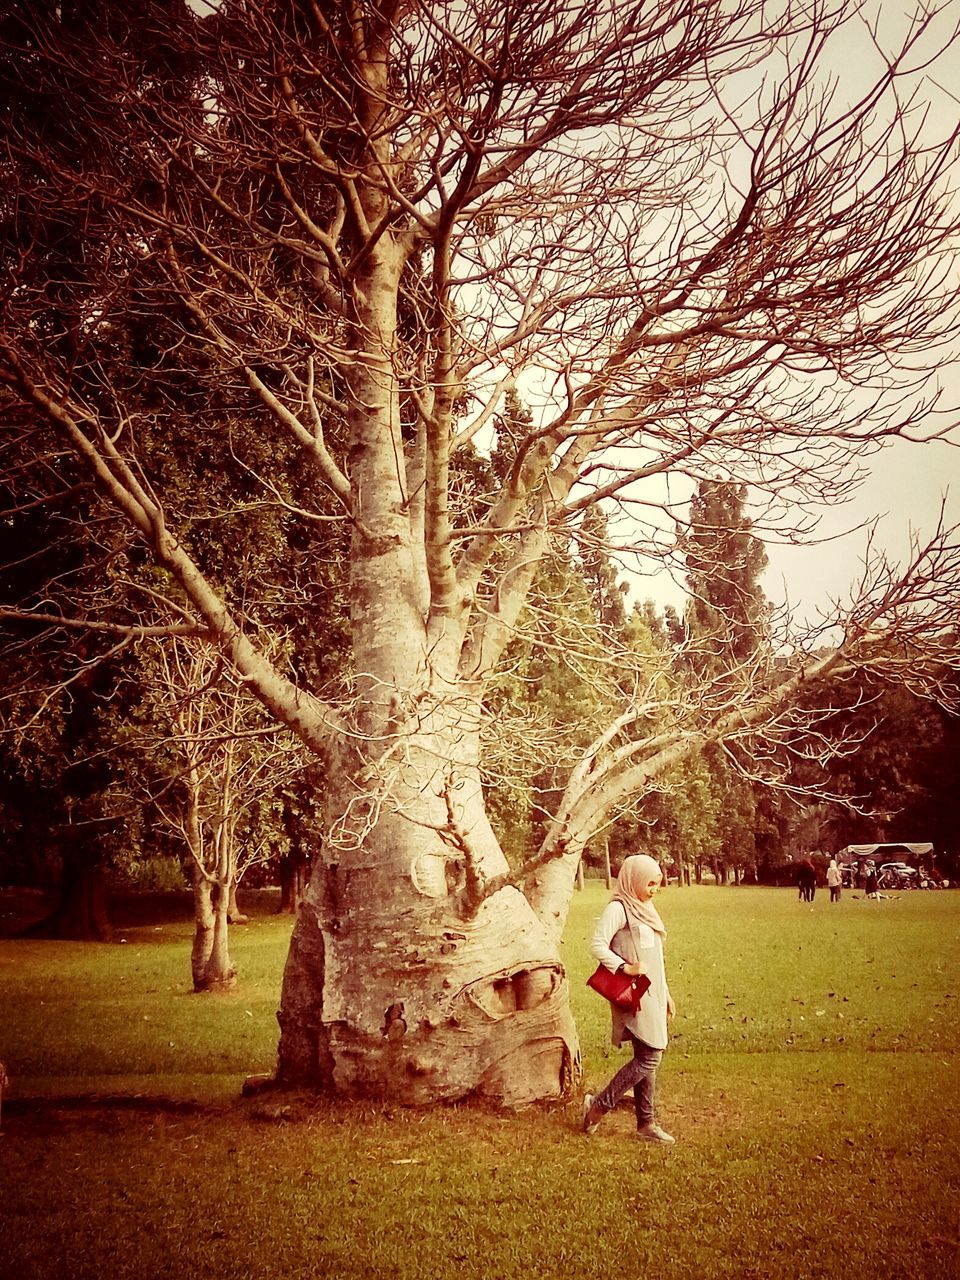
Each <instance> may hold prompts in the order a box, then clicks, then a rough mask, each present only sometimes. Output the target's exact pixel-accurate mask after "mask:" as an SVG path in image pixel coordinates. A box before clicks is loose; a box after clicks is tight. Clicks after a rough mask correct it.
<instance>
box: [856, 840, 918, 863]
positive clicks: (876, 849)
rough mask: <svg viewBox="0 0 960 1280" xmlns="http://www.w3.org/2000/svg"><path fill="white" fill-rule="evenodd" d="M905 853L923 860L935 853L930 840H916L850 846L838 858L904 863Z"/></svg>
mask: <svg viewBox="0 0 960 1280" xmlns="http://www.w3.org/2000/svg"><path fill="white" fill-rule="evenodd" d="M904 853H910V854H913V856H914V857H915V858H922V857H924V856H925V855H926V854H929V853H933V845H932V844H931V843H930V841H929V840H914V841H911V842H908V843H898V844H848V845H847V846H846V847H845V848H843V849H841V850H840V852H839V853H838V854H837V857H838V858H840V859H842V860H843V861H844V862H859V861H860V860H861V859H862V858H873V860H874V861H875V862H902V861H904V859H903V857H902V856H898V855H902V854H904Z"/></svg>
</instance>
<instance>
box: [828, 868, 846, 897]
mask: <svg viewBox="0 0 960 1280" xmlns="http://www.w3.org/2000/svg"><path fill="white" fill-rule="evenodd" d="M842 884H843V876H842V875H841V874H840V868H839V867H838V866H837V860H836V858H831V859H830V865H829V867H827V888H828V889H829V890H830V901H831V902H839V901H840V887H841V885H842Z"/></svg>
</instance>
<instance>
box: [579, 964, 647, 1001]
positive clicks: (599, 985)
mask: <svg viewBox="0 0 960 1280" xmlns="http://www.w3.org/2000/svg"><path fill="white" fill-rule="evenodd" d="M587 986H588V987H592V988H593V990H594V991H596V992H597V994H598V995H601V996H603V998H604V1000H609V1001H610V1003H611V1004H615V1005H616V1006H617V1008H618V1009H624V1010H626V1011H627V1012H628V1013H636V1012H637V1010H638V1009H639V1008H640V1001H641V1000H642V999H643V997H644V995H645V993H646V992H647V990H648V989H649V987H650V979H649V978H648V977H647V975H646V974H645V973H640V974H637V976H636V977H635V978H632V977H630V975H629V974H626V973H611V972H610V970H609V969H608V968H607V966H606V965H603V964H598V965H597V967H596V969H595V970H594V972H593V973H591V975H590V977H589V978H588V979H587Z"/></svg>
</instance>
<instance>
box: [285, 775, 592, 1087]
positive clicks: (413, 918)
mask: <svg viewBox="0 0 960 1280" xmlns="http://www.w3.org/2000/svg"><path fill="white" fill-rule="evenodd" d="M431 767H435V766H431ZM428 776H429V775H428ZM328 777H329V774H328ZM343 795H346V796H348V797H350V798H353V799H354V800H355V798H356V791H355V789H354V787H353V786H352V785H351V786H350V787H348V788H345V790H344V793H343ZM343 795H341V796H339V797H336V798H334V797H331V796H330V795H328V796H326V797H325V799H324V811H325V812H326V813H330V814H332V813H335V812H338V811H339V812H341V813H344V812H345V811H346V809H347V808H348V807H350V806H349V805H345V804H344V803H343ZM397 798H398V797H396V795H395V796H394V800H395V801H396V800H397ZM402 799H403V801H404V802H405V803H402V804H397V803H394V804H393V805H391V806H389V807H388V806H387V805H385V804H381V805H380V806H379V808H378V812H377V817H376V820H375V821H373V822H372V824H371V825H370V827H369V829H367V830H365V832H364V836H363V840H362V843H361V844H360V845H359V847H357V848H353V849H351V848H348V847H346V845H345V843H344V842H342V841H341V843H340V844H339V852H338V842H337V840H336V839H328V840H326V841H325V844H324V851H323V854H322V856H321V857H320V858H318V859H317V860H316V862H315V864H314V870H313V874H312V876H311V880H310V884H309V887H308V889H307V893H306V896H305V898H304V901H303V904H302V906H301V908H300V913H299V916H298V919H297V923H296V925H295V928H294V933H293V938H292V941H291V947H290V953H289V956H288V959H287V966H286V971H285V975H284V983H283V995H282V1000H281V1008H280V1013H279V1020H280V1026H281V1041H280V1059H279V1072H278V1074H279V1078H280V1079H281V1080H282V1081H283V1082H286V1083H294V1084H299V1085H309V1086H312V1087H318V1088H321V1089H323V1090H326V1091H329V1092H332V1093H341V1094H346V1095H352V1096H357V1095H367V1096H374V1097H378V1098H390V1099H393V1100H395V1101H399V1102H405V1103H412V1104H425V1103H430V1102H436V1101H441V1100H455V1099H459V1098H465V1097H470V1096H477V1097H481V1098H485V1099H488V1100H491V1101H493V1102H496V1103H498V1104H502V1105H505V1106H518V1105H522V1104H524V1103H527V1102H531V1101H534V1100H536V1099H542V1098H554V1097H558V1096H560V1095H562V1094H563V1093H564V1092H566V1091H567V1090H568V1089H569V1088H570V1086H571V1085H572V1084H573V1083H574V1081H575V1080H576V1079H577V1078H578V1075H579V1048H578V1044H577V1038H576V1030H575V1027H574V1023H573V1018H572V1015H571V1012H570V1007H569V1000H568V986H567V981H566V975H565V972H564V969H563V965H562V964H561V961H560V956H559V952H558V949H557V945H556V942H555V940H554V937H553V935H552V933H551V932H550V931H549V930H548V929H546V928H545V927H544V925H543V924H542V922H541V921H540V920H539V919H538V917H537V915H536V914H535V913H534V911H533V909H532V908H531V906H530V905H529V903H528V902H527V900H526V899H525V897H524V896H523V894H522V893H521V892H520V891H519V890H518V889H515V888H512V887H506V888H503V889H501V890H500V891H499V892H497V893H495V894H493V895H492V896H490V897H489V898H487V899H486V900H484V901H483V902H482V903H481V904H480V906H479V909H477V910H476V911H474V912H472V913H471V912H470V911H469V910H468V909H467V908H466V907H465V906H464V896H463V895H464V890H465V888H466V885H467V878H468V877H469V875H471V874H473V871H472V869H471V865H470V858H467V857H465V856H464V854H463V852H462V851H461V850H458V849H457V848H456V847H455V845H454V844H453V843H452V842H449V836H448V842H444V840H442V839H441V838H440V836H439V834H438V831H437V830H436V828H437V827H440V826H442V822H441V821H438V818H439V812H433V813H430V812H427V811H426V810H425V808H424V804H425V801H424V800H423V792H422V791H420V790H419V789H417V788H413V787H410V788H409V789H408V792H407V794H406V795H405V796H404V797H402ZM337 800H339V801H340V803H339V804H337V803H336V801H337ZM418 802H419V803H420V817H421V824H418V822H417V821H416V820H415V818H414V810H415V805H416V804H417V803H418ZM434 802H435V803H434V809H435V810H436V809H437V808H438V804H437V797H436V796H435V797H434ZM353 808H354V810H355V808H356V806H355V805H354V806H353ZM428 822H429V823H430V824H431V826H432V827H434V829H430V827H429V826H428V825H427V823H428ZM460 825H461V828H462V829H463V830H467V831H469V833H470V843H471V846H472V856H473V857H476V858H479V859H480V861H481V863H482V870H483V875H484V876H485V877H487V876H489V875H491V874H498V873H502V872H504V871H506V870H507V865H506V861H505V859H504V858H503V855H502V853H501V851H500V849H499V846H498V845H497V843H496V840H495V837H494V835H493V832H492V831H491V830H490V827H489V825H488V823H487V821H486V817H485V815H484V814H483V811H482V807H481V803H480V792H479V787H477V788H476V790H475V792H474V794H473V799H472V800H470V799H469V797H468V798H466V799H465V800H464V810H463V816H462V819H461V824H460ZM335 834H336V832H334V835H335ZM474 870H475V868H474Z"/></svg>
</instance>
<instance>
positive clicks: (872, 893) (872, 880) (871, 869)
mask: <svg viewBox="0 0 960 1280" xmlns="http://www.w3.org/2000/svg"><path fill="white" fill-rule="evenodd" d="M863 887H864V889H865V890H866V894H867V897H868V898H879V897H880V893H879V890H878V888H877V868H876V867H875V866H874V864H873V863H872V862H868V863H867V866H866V876H865V878H864V883H863Z"/></svg>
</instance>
